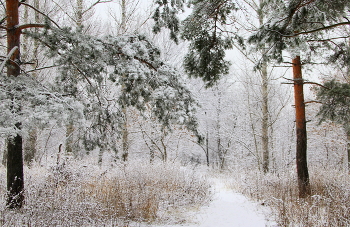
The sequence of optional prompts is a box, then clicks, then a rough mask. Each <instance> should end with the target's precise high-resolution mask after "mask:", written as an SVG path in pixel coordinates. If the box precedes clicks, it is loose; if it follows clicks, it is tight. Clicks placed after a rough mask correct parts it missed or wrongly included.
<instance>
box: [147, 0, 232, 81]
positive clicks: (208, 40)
mask: <svg viewBox="0 0 350 227" xmlns="http://www.w3.org/2000/svg"><path fill="white" fill-rule="evenodd" d="M164 2H166V4H165V3H164ZM184 3H185V1H176V4H175V2H173V1H172V2H171V4H170V3H169V2H168V1H157V4H158V8H157V10H156V12H155V14H154V17H153V18H154V19H155V21H156V25H155V26H154V31H155V32H158V31H159V30H160V28H161V27H166V28H169V29H170V32H171V37H172V38H173V39H174V40H175V41H177V36H175V38H174V35H177V34H179V33H180V32H181V38H182V39H184V40H188V41H190V45H189V52H188V54H187V55H186V57H185V60H184V68H185V70H186V72H187V73H188V75H189V76H191V77H199V78H202V79H203V81H204V82H206V86H207V87H210V86H213V85H214V84H215V82H216V81H218V80H219V79H220V78H221V77H222V76H223V75H225V74H228V71H229V66H230V62H229V61H227V60H225V59H224V58H225V51H226V50H228V49H231V48H232V44H233V39H234V38H235V37H236V36H234V35H232V34H230V32H228V31H227V30H226V28H225V26H226V25H227V24H229V22H228V21H229V17H230V15H231V14H232V13H233V12H234V11H235V10H236V7H235V4H234V3H233V2H232V1H227V0H210V1H204V0H195V1H188V6H189V7H192V9H193V11H192V13H191V14H190V15H189V16H188V17H187V18H186V19H185V20H184V21H183V23H182V30H181V31H180V29H178V26H179V23H180V22H179V20H178V18H177V17H176V13H177V12H179V10H180V9H183V5H184ZM169 4H170V5H169ZM160 8H164V10H163V11H162V14H160V13H159V9H160ZM170 8H171V9H172V10H169V9H170ZM160 15H162V16H160ZM170 25H171V26H170ZM173 28H176V30H175V29H173Z"/></svg>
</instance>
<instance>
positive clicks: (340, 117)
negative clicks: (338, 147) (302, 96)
mask: <svg viewBox="0 0 350 227" xmlns="http://www.w3.org/2000/svg"><path fill="white" fill-rule="evenodd" d="M324 86H325V87H321V88H319V89H318V91H317V98H318V99H319V100H320V101H321V102H322V106H321V108H320V111H319V113H318V115H319V116H320V117H321V122H322V121H325V120H331V121H333V122H335V123H338V124H341V125H343V127H344V128H345V129H346V131H347V132H349V131H350V106H349V103H350V84H348V83H340V82H337V81H335V80H331V81H328V82H326V83H325V84H324Z"/></svg>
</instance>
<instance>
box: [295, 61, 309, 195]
mask: <svg viewBox="0 0 350 227" xmlns="http://www.w3.org/2000/svg"><path fill="white" fill-rule="evenodd" d="M292 63H293V80H294V98H295V121H296V134H297V146H296V164H297V175H298V187H299V197H300V198H305V197H307V196H308V195H310V194H311V190H310V180H309V171H308V167H307V136H306V119H305V102H304V90H303V85H304V80H303V77H302V73H301V62H300V56H296V58H294V59H293V62H292Z"/></svg>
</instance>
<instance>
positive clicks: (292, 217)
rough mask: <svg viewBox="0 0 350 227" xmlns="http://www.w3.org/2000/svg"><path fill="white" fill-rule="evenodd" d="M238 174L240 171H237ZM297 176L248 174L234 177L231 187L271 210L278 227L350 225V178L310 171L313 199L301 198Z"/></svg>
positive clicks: (289, 174) (317, 170)
mask: <svg viewBox="0 0 350 227" xmlns="http://www.w3.org/2000/svg"><path fill="white" fill-rule="evenodd" d="M235 174H237V172H235ZM296 179H297V178H296V174H295V173H288V174H278V175H277V174H263V173H257V172H254V173H252V172H250V173H248V172H246V173H244V174H242V173H241V174H240V175H238V174H237V175H234V176H231V180H232V181H231V186H232V187H233V188H234V189H235V190H238V191H240V192H241V193H243V194H245V195H247V196H249V197H250V198H252V199H254V200H257V201H259V202H260V203H261V204H262V205H266V206H269V207H270V208H272V210H273V213H274V214H275V215H276V216H275V217H274V219H275V221H276V223H277V224H278V226H350V200H349V196H350V175H349V174H348V173H345V172H340V171H335V170H327V171H326V170H322V169H311V170H310V183H311V191H312V193H311V196H310V197H307V198H305V199H301V198H299V197H298V188H297V182H296Z"/></svg>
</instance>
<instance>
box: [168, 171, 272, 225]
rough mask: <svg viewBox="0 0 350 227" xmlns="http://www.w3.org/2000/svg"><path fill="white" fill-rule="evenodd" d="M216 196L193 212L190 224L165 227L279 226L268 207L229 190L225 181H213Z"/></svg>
mask: <svg viewBox="0 0 350 227" xmlns="http://www.w3.org/2000/svg"><path fill="white" fill-rule="evenodd" d="M212 181H213V185H214V188H215V190H214V195H213V199H212V201H211V202H210V203H209V204H208V206H204V207H201V208H200V209H199V210H198V211H195V212H193V213H192V214H190V215H191V218H190V221H189V222H186V223H185V224H181V225H166V226H164V227H177V226H187V227H215V226H220V227H266V226H269V227H272V226H277V224H276V223H275V222H274V221H273V214H272V213H271V210H270V209H269V208H268V207H265V206H263V205H261V204H259V203H256V202H253V201H251V200H249V199H248V198H247V197H246V196H244V195H242V194H241V193H236V192H234V191H233V190H232V189H230V188H228V187H227V186H226V184H225V182H224V179H218V178H216V179H213V180H212Z"/></svg>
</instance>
